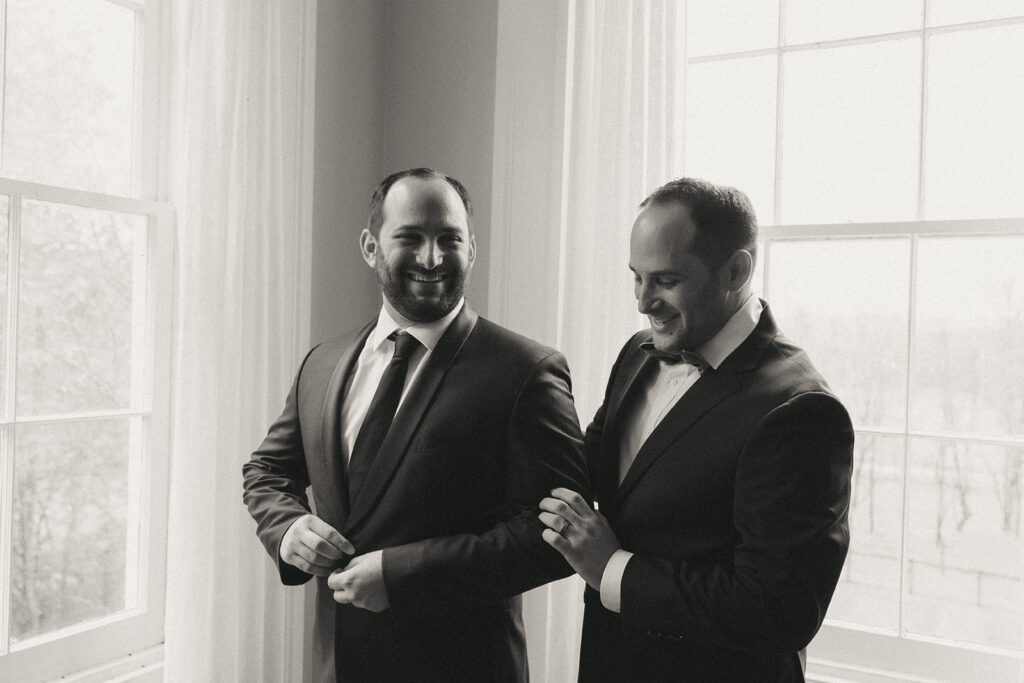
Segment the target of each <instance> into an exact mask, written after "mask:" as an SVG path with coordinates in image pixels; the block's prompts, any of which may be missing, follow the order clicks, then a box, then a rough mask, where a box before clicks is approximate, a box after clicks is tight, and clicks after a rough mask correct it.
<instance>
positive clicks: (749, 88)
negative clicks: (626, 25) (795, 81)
mask: <svg viewBox="0 0 1024 683" xmlns="http://www.w3.org/2000/svg"><path fill="white" fill-rule="evenodd" d="M777 59H778V58H777V57H776V56H775V55H769V56H764V57H748V58H744V59H729V60H722V61H714V62H703V63H697V64H691V65H690V67H689V70H688V71H687V84H686V159H685V167H686V174H687V175H690V176H695V177H698V178H707V179H709V180H713V181H715V182H719V183H725V184H727V185H734V186H736V187H738V188H740V189H742V190H743V191H744V192H746V193H747V194H748V195H749V196H750V200H751V201H752V202H753V203H754V209H755V210H756V211H757V215H758V217H759V218H760V220H761V222H763V223H772V222H774V221H773V215H772V211H773V204H774V193H775V182H774V179H775V90H776V89H775V82H776V70H777V66H776V65H777V61H776V60H777Z"/></svg>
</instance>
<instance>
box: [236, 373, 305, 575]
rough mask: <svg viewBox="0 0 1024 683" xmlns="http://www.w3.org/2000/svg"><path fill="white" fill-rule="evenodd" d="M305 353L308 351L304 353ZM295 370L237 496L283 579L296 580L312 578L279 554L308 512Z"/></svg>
mask: <svg viewBox="0 0 1024 683" xmlns="http://www.w3.org/2000/svg"><path fill="white" fill-rule="evenodd" d="M307 358H308V356H307ZM300 376H301V370H300V372H299V375H298V376H296V378H295V382H294V383H293V385H292V388H291V391H289V392H288V398H287V399H286V400H285V405H284V410H283V411H282V412H281V416H280V417H278V418H277V420H275V421H274V423H273V424H272V425H271V427H270V430H269V431H268V433H267V436H266V438H265V439H264V440H263V443H262V444H260V446H259V448H257V449H256V450H255V451H254V452H253V454H252V457H251V459H250V460H249V462H247V463H245V464H244V465H243V466H242V485H243V492H242V500H243V501H244V502H245V505H246V507H248V509H249V514H250V515H252V518H253V519H254V520H256V534H257V535H258V536H259V539H260V541H261V542H262V543H263V546H264V547H265V548H266V550H267V552H268V553H269V554H270V557H271V558H272V559H273V560H274V562H275V563H276V564H277V568H278V572H279V573H280V576H281V581H282V583H284V584H285V585H289V586H292V585H298V584H301V583H305V582H306V581H309V579H310V578H312V575H311V574H307V573H306V572H303V571H301V570H300V569H298V568H296V567H293V566H292V565H290V564H288V563H287V562H284V561H283V560H282V559H281V554H280V547H281V540H282V539H283V538H284V534H285V532H286V531H288V527H290V526H291V525H292V523H293V522H295V520H297V519H298V518H299V517H302V516H303V515H306V514H308V513H309V512H310V507H309V499H308V497H307V495H306V487H308V486H309V474H308V473H307V471H306V460H305V454H304V452H303V449H302V430H301V428H300V425H299V413H298V401H297V394H298V387H299V377H300Z"/></svg>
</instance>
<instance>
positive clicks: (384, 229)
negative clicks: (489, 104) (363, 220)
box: [360, 176, 476, 323]
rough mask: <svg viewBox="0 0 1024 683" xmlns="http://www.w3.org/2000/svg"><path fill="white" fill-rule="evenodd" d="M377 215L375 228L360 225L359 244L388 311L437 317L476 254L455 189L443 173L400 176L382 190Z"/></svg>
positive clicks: (461, 287)
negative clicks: (385, 191)
mask: <svg viewBox="0 0 1024 683" xmlns="http://www.w3.org/2000/svg"><path fill="white" fill-rule="evenodd" d="M382 218H383V222H382V223H381V227H380V233H379V234H378V235H377V236H376V237H374V236H373V235H372V234H371V233H370V231H369V230H364V231H363V233H362V235H361V236H360V247H361V249H362V253H363V259H364V260H365V261H366V263H367V264H369V265H370V267H371V268H373V269H374V270H375V271H376V272H377V279H378V280H379V281H380V286H381V290H383V292H384V301H385V304H384V305H385V307H386V308H388V312H389V313H390V314H391V315H392V316H393V317H398V318H404V319H405V320H406V321H407V322H410V323H426V322H433V321H434V320H438V319H440V318H443V317H444V316H445V315H447V314H448V313H449V312H451V310H452V309H453V308H454V307H455V306H456V304H458V302H459V300H460V299H461V298H462V296H463V294H464V293H465V290H466V284H467V282H468V280H469V273H470V269H471V268H472V267H473V260H474V258H475V257H476V243H475V241H474V239H473V235H472V234H471V233H470V231H469V220H468V217H467V216H466V208H465V206H464V205H463V203H462V200H461V199H460V197H459V195H458V193H457V192H456V191H455V189H454V188H453V187H452V186H451V185H449V184H448V183H447V182H446V181H445V180H444V179H443V178H418V177H414V176H409V177H405V178H402V179H400V180H398V181H397V182H396V183H395V184H394V185H392V186H391V188H390V190H388V194H387V196H386V197H385V198H384V204H383V207H382ZM396 314H397V315H396ZM398 322H401V320H400V319H399V320H398Z"/></svg>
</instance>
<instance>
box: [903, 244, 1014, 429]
mask: <svg viewBox="0 0 1024 683" xmlns="http://www.w3.org/2000/svg"><path fill="white" fill-rule="evenodd" d="M1021 254H1024V236H1020V235H1017V236H1013V235H1004V236H992V237H930V238H921V240H920V242H919V244H918V266H917V315H916V319H915V326H916V330H917V334H916V345H915V348H914V358H913V364H912V366H913V373H912V376H911V385H910V386H911V392H910V417H911V427H912V428H913V429H917V430H931V431H939V432H968V433H971V434H980V435H994V436H1022V435H1024V392H1021V378H1022V377H1024V280H1022V279H1021V268H1020V255H1021Z"/></svg>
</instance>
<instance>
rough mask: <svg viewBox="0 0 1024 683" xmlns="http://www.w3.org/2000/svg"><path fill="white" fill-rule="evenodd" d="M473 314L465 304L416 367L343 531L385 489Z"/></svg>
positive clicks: (370, 507)
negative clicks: (419, 368) (411, 384)
mask: <svg viewBox="0 0 1024 683" xmlns="http://www.w3.org/2000/svg"><path fill="white" fill-rule="evenodd" d="M476 321H477V314H476V313H475V312H474V311H473V310H472V309H471V308H470V307H469V304H468V303H467V304H466V305H465V306H463V308H462V311H461V312H460V313H459V315H458V316H456V317H455V320H453V321H452V324H451V325H450V326H449V327H448V329H447V330H446V331H445V333H444V335H443V336H442V337H441V339H440V340H438V343H437V346H435V347H434V350H433V351H432V352H431V354H430V356H429V357H428V358H427V359H426V361H425V364H424V366H423V368H422V369H421V370H420V374H419V376H418V377H417V378H416V383H415V384H414V385H413V386H412V387H411V388H410V389H409V393H408V394H407V395H406V397H405V399H404V400H403V401H402V405H401V406H399V408H398V412H397V413H396V414H395V419H394V421H393V422H392V423H391V428H390V429H389V430H388V433H387V436H385V437H384V442H383V443H382V444H381V447H380V450H379V451H378V452H377V456H376V457H375V458H374V460H373V464H372V465H371V466H370V470H369V472H367V473H366V480H365V481H364V482H363V486H362V488H361V489H360V490H359V493H358V495H357V496H356V497H355V499H354V500H353V501H352V509H351V514H350V515H349V519H348V522H347V524H346V525H345V527H346V530H351V529H354V528H356V527H357V526H358V525H359V524H361V523H362V521H363V519H364V518H365V517H366V516H367V515H368V514H369V513H370V512H371V511H372V510H373V509H374V507H375V506H376V505H377V501H378V500H380V498H381V496H382V495H383V494H384V491H385V490H386V489H387V486H388V482H390V481H391V477H392V476H393V475H394V472H395V470H396V469H397V468H398V465H399V464H400V463H401V462H402V459H403V458H404V457H405V454H406V452H407V451H408V448H409V442H410V441H411V439H412V436H413V434H414V433H415V432H416V428H417V427H418V426H419V424H420V421H421V420H422V419H423V415H424V413H425V412H426V411H427V409H428V408H429V407H430V404H431V402H432V399H433V397H434V394H436V393H437V390H438V388H439V387H440V385H441V380H442V379H444V376H445V373H447V372H448V368H449V367H451V364H452V363H453V362H454V361H455V358H456V356H458V354H459V351H460V350H461V349H462V345H463V344H465V342H466V339H467V338H468V337H469V334H470V332H472V331H473V327H474V326H475V325H476Z"/></svg>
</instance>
